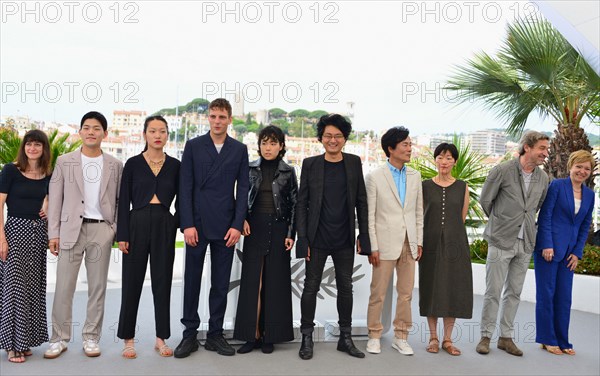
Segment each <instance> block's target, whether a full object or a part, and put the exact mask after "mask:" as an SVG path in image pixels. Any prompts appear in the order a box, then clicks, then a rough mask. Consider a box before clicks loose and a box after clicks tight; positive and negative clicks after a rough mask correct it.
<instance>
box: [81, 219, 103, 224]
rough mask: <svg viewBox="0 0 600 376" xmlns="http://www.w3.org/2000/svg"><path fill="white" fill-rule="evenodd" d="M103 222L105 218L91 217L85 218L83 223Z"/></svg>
mask: <svg viewBox="0 0 600 376" xmlns="http://www.w3.org/2000/svg"><path fill="white" fill-rule="evenodd" d="M102 222H104V219H91V218H84V219H83V223H102Z"/></svg>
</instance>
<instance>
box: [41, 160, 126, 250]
mask: <svg viewBox="0 0 600 376" xmlns="http://www.w3.org/2000/svg"><path fill="white" fill-rule="evenodd" d="M102 156H103V168H102V185H101V187H100V211H101V213H102V218H103V219H104V220H105V221H106V223H107V225H109V226H110V227H111V228H112V230H113V232H115V233H116V229H117V206H118V203H119V187H120V186H121V173H122V172H123V163H121V162H120V161H119V160H118V159H116V158H115V157H113V156H111V155H108V154H106V153H103V154H102ZM84 209H85V204H84V195H83V169H82V168H81V150H80V149H78V150H76V151H73V152H71V153H67V154H64V155H61V156H60V157H58V159H57V160H56V166H55V167H54V172H53V173H52V178H51V179H50V187H49V193H48V238H49V239H55V238H60V248H61V249H70V248H72V247H73V246H74V245H75V243H76V242H77V238H78V237H79V231H80V230H81V224H82V222H83V212H84Z"/></svg>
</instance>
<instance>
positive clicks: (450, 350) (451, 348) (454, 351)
mask: <svg viewBox="0 0 600 376" xmlns="http://www.w3.org/2000/svg"><path fill="white" fill-rule="evenodd" d="M445 343H449V345H448V346H444V344H445ZM442 349H443V350H444V351H446V352H447V353H448V354H450V355H452V356H459V355H460V354H462V353H461V352H460V350H459V349H458V348H456V346H454V345H453V344H452V341H451V340H449V339H447V340H445V341H444V342H442Z"/></svg>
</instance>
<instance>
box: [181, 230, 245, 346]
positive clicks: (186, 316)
mask: <svg viewBox="0 0 600 376" xmlns="http://www.w3.org/2000/svg"><path fill="white" fill-rule="evenodd" d="M198 234H200V231H198ZM209 244H210V273H211V277H210V293H209V295H208V310H209V312H210V317H209V320H208V333H206V335H207V336H208V337H213V336H218V335H221V334H222V333H223V320H224V318H225V310H226V308H227V294H228V293H229V278H230V275H231V264H232V263H233V254H234V253H235V250H234V248H233V247H226V246H225V244H226V241H225V240H207V239H203V238H202V237H200V239H199V241H198V244H197V245H196V246H195V247H192V246H190V245H186V248H185V272H184V277H183V281H184V286H183V318H182V319H181V323H182V324H183V325H184V326H185V330H184V331H183V338H188V337H192V336H196V335H198V327H199V326H200V315H199V314H198V304H199V300H200V281H201V279H202V270H203V268H204V257H205V256H206V247H207V246H208V245H209Z"/></svg>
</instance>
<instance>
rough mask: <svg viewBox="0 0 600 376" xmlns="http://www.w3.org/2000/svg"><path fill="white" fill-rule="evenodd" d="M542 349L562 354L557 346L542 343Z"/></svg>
mask: <svg viewBox="0 0 600 376" xmlns="http://www.w3.org/2000/svg"><path fill="white" fill-rule="evenodd" d="M542 350H546V351H548V352H549V353H550V354H554V355H562V354H563V352H562V351H561V350H560V348H559V347H558V346H550V345H544V344H542Z"/></svg>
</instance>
